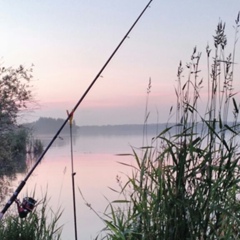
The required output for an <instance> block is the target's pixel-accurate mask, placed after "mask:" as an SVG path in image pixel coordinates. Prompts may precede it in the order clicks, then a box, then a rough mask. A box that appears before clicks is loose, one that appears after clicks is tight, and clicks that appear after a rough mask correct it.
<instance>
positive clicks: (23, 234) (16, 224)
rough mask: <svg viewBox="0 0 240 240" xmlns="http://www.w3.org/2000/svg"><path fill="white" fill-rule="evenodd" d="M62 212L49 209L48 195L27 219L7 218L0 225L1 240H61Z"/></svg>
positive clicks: (9, 216)
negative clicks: (60, 221) (60, 223)
mask: <svg viewBox="0 0 240 240" xmlns="http://www.w3.org/2000/svg"><path fill="white" fill-rule="evenodd" d="M61 215H62V211H60V210H58V211H57V212H56V213H54V212H53V211H52V210H51V209H50V208H49V207H48V199H47V195H45V196H44V198H43V199H42V200H41V201H40V202H39V203H38V204H37V206H36V208H35V210H34V211H33V212H32V213H29V214H28V216H27V217H26V218H19V216H18V215H16V214H10V215H8V216H5V217H4V219H3V220H2V221H1V224H0V239H1V240H60V239H61V238H60V237H61V232H62V226H58V221H59V218H60V217H61Z"/></svg>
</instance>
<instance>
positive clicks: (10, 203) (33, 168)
mask: <svg viewBox="0 0 240 240" xmlns="http://www.w3.org/2000/svg"><path fill="white" fill-rule="evenodd" d="M152 1H153V0H150V1H149V2H148V4H147V5H146V7H145V8H144V9H143V11H142V12H141V13H140V15H139V16H138V17H137V19H136V20H135V22H134V23H133V25H132V26H131V27H130V29H129V30H128V31H127V33H126V34H125V36H124V37H123V39H122V40H121V41H120V43H119V44H118V46H117V47H116V48H115V50H114V51H113V53H112V54H111V55H110V57H109V58H108V60H107V61H106V63H105V64H104V65H103V67H102V68H101V69H100V71H99V72H98V74H97V75H96V77H95V78H94V79H93V81H92V82H91V84H90V85H89V87H88V88H87V89H86V91H85V92H84V93H83V95H82V97H81V98H80V99H79V100H78V102H77V103H76V105H75V106H74V107H73V109H72V111H71V112H70V114H69V115H68V116H67V118H66V120H65V121H64V122H63V124H62V126H61V127H60V128H59V130H58V131H57V132H56V134H55V135H54V137H53V138H52V140H51V141H50V143H49V144H48V146H47V147H46V148H45V150H44V151H43V152H42V154H41V155H40V156H39V158H38V160H37V161H36V163H35V164H34V165H33V167H32V169H31V170H30V171H29V173H28V174H27V175H26V177H25V179H24V180H22V181H21V183H20V184H19V186H18V187H17V189H16V190H15V192H14V193H13V195H12V196H11V197H10V199H9V200H8V202H7V203H6V205H5V206H4V208H3V209H2V211H1V212H0V220H1V219H2V218H3V216H4V214H5V213H6V211H7V210H8V208H9V207H10V206H11V205H12V203H13V202H14V201H15V200H16V199H17V196H18V194H19V193H20V192H21V190H22V189H23V187H24V186H25V184H26V182H27V180H28V178H29V177H30V176H31V175H32V173H33V171H34V170H35V169H36V167H37V166H38V164H39V163H40V162H41V160H42V159H43V157H44V156H45V154H46V153H47V151H48V150H49V148H50V147H51V146H52V144H53V143H54V141H55V140H56V138H57V137H58V135H59V134H60V132H61V131H62V129H63V128H64V127H65V125H66V124H67V122H68V121H69V119H70V117H71V115H72V114H73V113H74V112H75V111H76V110H77V108H78V107H79V105H80V104H81V102H82V101H83V99H84V98H85V97H86V95H87V94H88V92H89V91H90V90H91V88H92V87H93V85H94V83H95V82H96V81H97V79H98V78H99V77H100V76H101V74H102V72H103V70H104V69H105V68H106V67H107V65H108V64H109V62H110V61H111V60H112V58H113V57H114V55H115V54H116V52H117V51H118V49H119V48H120V47H121V45H122V44H123V42H124V41H125V40H126V38H127V37H128V35H129V34H130V32H131V31H132V30H133V28H134V27H135V25H136V24H137V22H138V21H139V19H140V18H141V17H142V15H143V14H144V12H145V11H146V10H147V8H148V7H149V6H150V4H151V2H152ZM27 210H28V209H26V211H27Z"/></svg>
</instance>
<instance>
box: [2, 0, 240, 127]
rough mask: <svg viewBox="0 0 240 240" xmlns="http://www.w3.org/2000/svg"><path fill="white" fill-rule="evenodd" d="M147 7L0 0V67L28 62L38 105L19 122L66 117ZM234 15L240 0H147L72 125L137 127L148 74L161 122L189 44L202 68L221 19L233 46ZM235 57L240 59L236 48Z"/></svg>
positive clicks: (137, 2) (139, 3) (137, 0)
mask: <svg viewBox="0 0 240 240" xmlns="http://www.w3.org/2000/svg"><path fill="white" fill-rule="evenodd" d="M147 2H148V1H145V0H132V1H127V0H121V1H120V0H117V1H107V0H101V1H100V0H94V1H91V2H90V1H85V2H82V1H73V0H71V1H62V0H61V1H55V0H53V1H51V2H49V1H46V0H43V1H39V2H35V1H24V2H21V3H20V2H15V1H12V0H10V1H6V2H3V3H2V4H1V9H2V11H1V13H0V20H1V21H0V30H1V33H2V34H1V39H0V53H1V54H0V56H1V57H2V62H3V64H4V65H6V66H18V65H19V64H23V65H25V66H26V67H27V66H31V64H32V63H33V64H34V65H35V66H34V72H33V75H34V81H33V91H34V94H35V97H36V100H37V101H38V102H39V105H40V108H39V109H37V110H36V111H35V112H34V113H31V114H27V115H25V116H24V119H25V120H26V121H31V120H33V119H35V120H36V119H37V118H38V117H40V116H44V117H55V118H65V116H66V109H69V110H70V109H72V108H73V106H74V105H75V104H76V102H77V101H78V99H79V98H80V97H81V96H82V94H83V93H84V91H85V90H86V88H87V87H88V85H89V84H90V83H91V81H92V80H93V79H94V77H95V75H96V74H97V73H98V71H99V70H100V69H101V67H102V66H103V64H104V63H105V61H106V60H107V59H108V57H109V56H110V54H111V53H112V52H113V50H114V49H115V47H116V46H117V44H118V43H119V42H120V40H121V39H122V37H123V36H124V34H125V33H126V32H127V30H128V29H129V27H130V26H131V25H132V23H133V22H134V21H135V19H136V18H137V16H138V15H139V13H140V12H141V11H142V9H143V8H144V7H145V5H146V4H147ZM239 10H240V9H239V0H232V1H231V4H228V3H227V1H225V0H218V1H217V0H213V1H207V0H203V1H197V2H196V1H194V2H193V1H189V0H183V1H178V0H172V1H168V2H162V1H153V3H152V4H151V7H150V8H149V9H148V10H147V11H146V13H145V14H144V16H143V17H142V19H141V20H140V21H139V23H138V24H137V26H136V27H135V28H134V30H133V32H132V33H131V34H130V36H129V37H130V38H129V39H127V40H126V42H125V43H124V44H123V46H122V47H121V48H120V50H119V52H118V53H117V54H116V56H115V57H114V58H113V60H112V61H111V62H110V64H109V65H108V67H107V69H106V70H105V71H104V72H103V74H102V75H103V76H102V77H101V78H99V80H98V81H97V83H96V84H95V85H94V87H93V89H92V90H91V91H90V93H89V94H88V95H87V97H86V99H85V100H84V101H83V103H82V104H81V106H80V108H79V110H78V112H76V121H77V123H78V124H80V125H82V124H90V125H91V124H101V125H102V124H125V123H143V121H144V110H145V100H146V89H147V85H148V81H149V78H150V77H151V79H152V91H151V94H150V102H149V104H150V105H149V110H150V111H151V119H150V121H151V122H155V121H156V119H157V118H158V117H160V118H159V121H160V122H165V121H166V119H167V118H168V112H169V109H170V107H171V106H172V105H173V104H175V94H174V86H175V85H176V82H175V80H176V72H177V67H178V63H179V61H180V60H182V61H183V63H185V62H188V61H189V59H190V55H191V53H192V49H193V47H194V46H198V49H199V51H201V52H203V57H202V58H203V60H202V62H203V63H204V61H205V58H206V56H205V54H204V52H205V47H206V45H207V43H209V44H210V46H213V44H212V35H213V34H214V31H215V27H216V25H217V23H218V21H219V19H220V18H221V19H222V20H223V21H225V22H226V23H227V34H228V35H229V38H228V39H229V44H231V45H232V43H233V34H234V31H233V28H232V25H233V24H234V20H235V18H236V15H237V13H238V11H239ZM227 50H231V49H230V48H229V49H227ZM236 59H237V61H239V59H240V53H239V50H237V55H236ZM202 68H203V69H204V68H205V66H204V65H203V66H202ZM239 76H240V74H239V67H238V65H236V77H237V78H239ZM238 89H239V88H238ZM156 112H159V113H161V114H160V116H157V114H156Z"/></svg>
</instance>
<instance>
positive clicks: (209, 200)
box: [103, 14, 240, 240]
mask: <svg viewBox="0 0 240 240" xmlns="http://www.w3.org/2000/svg"><path fill="white" fill-rule="evenodd" d="M239 18H240V16H239V14H238V16H237V19H236V24H235V33H236V37H235V42H234V46H233V53H231V54H229V55H227V56H226V54H225V51H226V46H227V37H226V35H225V24H223V23H222V22H219V24H218V25H217V29H216V32H215V35H214V48H213V50H211V49H210V47H209V46H207V48H206V56H207V62H208V64H207V68H206V69H208V72H207V76H208V77H207V82H206V83H205V85H206V86H205V87H207V93H208V94H207V98H208V99H207V102H206V105H205V111H204V112H203V113H202V112H201V109H202V108H201V106H200V105H201V104H202V99H201V98H200V96H201V91H202V88H203V82H204V81H203V79H202V78H200V74H201V71H200V60H201V53H198V52H197V48H194V50H193V53H192V55H191V61H190V62H189V63H187V64H186V69H184V67H183V64H182V63H181V62H180V64H179V67H178V72H177V86H176V89H175V92H176V100H177V101H176V114H175V116H176V122H175V124H170V123H168V124H167V126H166V129H165V130H164V131H162V132H161V133H159V134H158V136H156V137H155V138H154V139H153V143H152V147H145V148H144V147H143V154H138V153H137V152H136V151H135V149H133V156H134V158H135V160H136V164H135V165H134V166H130V165H129V167H131V168H132V175H131V176H128V180H127V182H126V183H125V184H123V185H122V184H120V185H119V186H120V190H119V192H120V196H121V198H120V200H116V201H113V202H111V203H110V204H109V206H108V208H107V210H106V213H105V216H104V218H103V220H104V222H105V224H106V227H105V228H104V230H103V232H104V233H105V234H106V236H105V239H113V240H120V239H122V240H125V239H131V240H135V239H136V240H137V239H139V240H140V239H141V240H142V239H146V240H151V239H152V240H158V239H171V240H172V239H173V240H174V239H240V202H239V199H238V197H237V196H238V194H239V193H240V189H239V181H240V172H239V163H240V162H239V160H240V159H239V156H240V155H239V154H240V152H239V143H238V141H237V139H236V138H237V136H238V134H239V125H238V115H239V104H238V103H237V101H236V99H235V96H236V93H235V92H234V88H233V79H234V78H233V77H234V75H233V73H234V65H235V64H234V61H235V48H236V42H237V33H238V30H239V27H240V25H239V20H240V19H239ZM184 75H185V77H184ZM231 112H232V114H231ZM156 141H157V142H158V144H157V146H156V145H155V142H156ZM153 146H154V147H153ZM139 156H141V157H139Z"/></svg>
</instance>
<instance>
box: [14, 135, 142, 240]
mask: <svg viewBox="0 0 240 240" xmlns="http://www.w3.org/2000/svg"><path fill="white" fill-rule="evenodd" d="M38 138H40V139H41V140H42V141H43V143H44V145H45V146H46V145H47V144H48V142H49V141H50V140H51V138H52V136H48V135H45V136H38ZM142 144H143V138H142V136H141V135H109V136H108V135H105V136H100V135H99V136H80V135H77V136H74V137H73V160H74V170H75V172H76V175H75V186H76V205H77V206H76V208H77V225H78V238H79V239H84V240H85V239H94V238H95V237H96V235H97V234H98V233H99V232H100V230H101V229H102V228H103V227H104V224H103V223H102V221H101V220H100V219H99V218H98V217H97V216H96V214H95V213H94V212H93V211H92V210H90V209H89V207H87V205H86V203H85V202H84V200H83V198H82V197H81V194H80V192H79V189H81V191H82V193H83V196H84V198H85V200H86V201H87V203H89V204H91V206H92V208H93V209H94V210H95V211H96V212H97V213H99V214H100V215H102V213H103V212H104V210H105V208H106V207H107V205H108V201H111V200H115V199H118V194H117V193H115V192H113V191H112V190H110V188H114V189H117V190H119V189H120V188H119V186H118V183H117V181H116V177H117V176H121V177H122V179H123V181H124V177H125V175H124V174H131V168H130V167H127V166H124V165H122V164H120V163H119V162H124V163H127V164H133V163H134V158H133V157H132V156H118V155H117V154H123V153H132V150H131V146H133V147H140V146H142ZM123 173H124V174H123ZM24 177H25V175H20V174H18V177H17V179H18V180H17V181H16V182H14V187H17V186H18V184H19V181H21V180H22V179H23V178H24ZM109 187H110V188H109ZM46 189H47V192H48V196H49V198H50V201H49V206H51V207H52V208H53V210H54V211H56V210H57V209H58V208H61V209H63V215H62V217H61V219H60V222H59V224H60V225H61V224H63V232H62V239H63V240H71V239H75V238H74V236H75V235H74V224H73V204H72V201H73V200H72V199H73V198H72V172H71V150H70V137H69V135H61V136H60V138H58V139H56V141H55V142H54V144H53V146H52V147H51V148H50V149H49V151H48V152H47V153H46V155H45V157H44V159H43V160H42V161H41V163H40V164H39V165H38V167H37V168H36V169H35V171H34V172H33V174H32V176H31V177H30V178H29V180H28V182H27V184H26V186H25V187H24V189H23V190H22V192H21V193H20V194H19V198H20V199H22V198H23V197H24V196H25V195H26V194H27V192H28V193H29V192H33V191H35V192H36V197H35V198H36V199H37V200H40V199H41V198H43V195H44V194H45V193H46ZM12 207H13V206H12Z"/></svg>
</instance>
